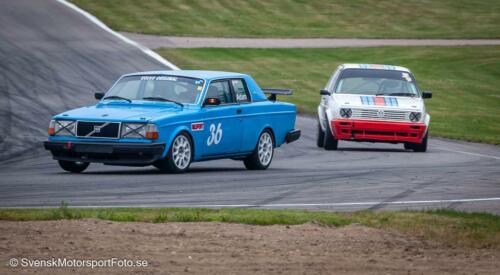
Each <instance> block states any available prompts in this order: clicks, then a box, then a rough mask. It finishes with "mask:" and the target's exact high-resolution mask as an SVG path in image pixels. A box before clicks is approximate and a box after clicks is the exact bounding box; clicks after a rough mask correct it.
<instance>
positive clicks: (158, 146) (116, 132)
mask: <svg viewBox="0 0 500 275" xmlns="http://www.w3.org/2000/svg"><path fill="white" fill-rule="evenodd" d="M264 93H269V94H271V96H270V97H269V98H267V97H266V96H265V95H264ZM290 93H291V90H279V89H267V90H266V89H261V88H260V87H259V86H258V85H257V83H256V82H255V81H254V79H253V78H252V77H250V76H248V75H245V74H239V73H228V72H214V71H153V72H142V73H133V74H127V75H124V76H122V77H121V78H120V79H118V81H117V82H116V83H115V84H114V85H113V86H112V87H111V88H110V90H109V91H108V92H107V93H105V94H104V93H96V94H95V97H96V99H99V100H100V101H99V102H98V103H97V104H96V105H94V106H88V107H83V108H79V109H74V110H70V111H67V112H64V113H62V114H59V115H56V116H54V118H53V119H52V121H51V122H50V126H49V130H48V132H49V139H48V141H46V142H45V143H44V146H45V149H47V150H49V151H51V153H52V155H53V158H54V159H55V160H58V162H59V165H60V166H61V168H62V169H64V170H66V171H70V172H82V171H83V170H85V169H86V168H87V167H88V165H89V163H91V162H98V163H104V164H109V165H128V166H146V165H154V166H156V167H157V168H159V169H161V170H168V171H171V172H176V173H179V172H184V171H186V170H187V169H188V168H189V165H190V164H191V162H193V161H203V160H211V159H220V158H232V159H235V160H242V161H243V162H244V164H245V166H246V167H247V168H248V169H266V168H267V167H269V165H270V164H271V160H272V158H273V150H274V148H275V147H278V146H280V145H282V144H283V143H285V142H286V143H289V142H292V141H295V140H297V139H298V138H299V137H300V130H296V129H295V128H294V126H295V117H296V107H295V105H293V104H290V103H284V102H277V101H276V94H290Z"/></svg>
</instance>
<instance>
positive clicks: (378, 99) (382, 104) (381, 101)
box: [375, 97, 385, 106]
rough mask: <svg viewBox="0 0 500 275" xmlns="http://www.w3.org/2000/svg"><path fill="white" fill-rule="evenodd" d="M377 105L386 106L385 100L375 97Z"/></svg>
mask: <svg viewBox="0 0 500 275" xmlns="http://www.w3.org/2000/svg"><path fill="white" fill-rule="evenodd" d="M375 105H377V106H385V100H384V98H383V97H375Z"/></svg>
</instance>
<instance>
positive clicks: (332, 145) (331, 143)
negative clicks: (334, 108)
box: [323, 123, 339, 150]
mask: <svg viewBox="0 0 500 275" xmlns="http://www.w3.org/2000/svg"><path fill="white" fill-rule="evenodd" d="M324 133H325V137H324V141H323V147H325V150H337V147H338V145H339V140H338V139H336V138H335V137H334V136H333V134H332V131H331V129H330V125H328V123H327V124H326V131H325V132H324Z"/></svg>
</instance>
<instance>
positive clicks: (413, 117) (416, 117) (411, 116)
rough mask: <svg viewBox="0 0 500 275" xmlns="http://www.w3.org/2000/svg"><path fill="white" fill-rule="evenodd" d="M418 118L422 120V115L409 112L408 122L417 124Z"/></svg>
mask: <svg viewBox="0 0 500 275" xmlns="http://www.w3.org/2000/svg"><path fill="white" fill-rule="evenodd" d="M420 118H422V113H419V112H411V113H410V121H412V122H417V121H420Z"/></svg>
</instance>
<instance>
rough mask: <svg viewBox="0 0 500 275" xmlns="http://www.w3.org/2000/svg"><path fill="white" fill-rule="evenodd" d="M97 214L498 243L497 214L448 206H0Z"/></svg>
mask: <svg viewBox="0 0 500 275" xmlns="http://www.w3.org/2000/svg"><path fill="white" fill-rule="evenodd" d="M83 218H97V219H103V220H111V221H119V222H154V223H161V222H228V223H244V224H253V225H273V224H284V225H294V224H303V223H307V222H318V223H321V224H323V225H332V226H345V225H348V224H353V223H357V224H361V225H365V226H369V227H374V228H380V229H387V230H395V231H398V232H401V233H403V234H408V235H411V236H415V237H418V238H424V239H430V240H435V241H439V242H443V243H445V244H449V245H454V246H455V245H457V246H463V247H472V248H500V216H495V215H491V214H485V213H463V212H456V211H451V210H434V211H397V212H373V211H361V212H353V213H336V212H321V211H306V210H260V209H239V208H238V209H236V208H224V209H206V208H96V209H73V208H68V206H67V205H66V204H64V203H63V204H62V205H61V207H59V208H55V209H1V210H0V220H8V221H42V220H61V219H83Z"/></svg>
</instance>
